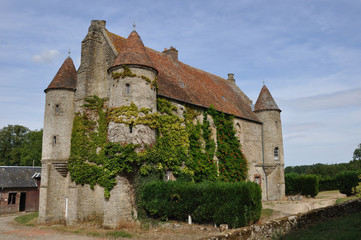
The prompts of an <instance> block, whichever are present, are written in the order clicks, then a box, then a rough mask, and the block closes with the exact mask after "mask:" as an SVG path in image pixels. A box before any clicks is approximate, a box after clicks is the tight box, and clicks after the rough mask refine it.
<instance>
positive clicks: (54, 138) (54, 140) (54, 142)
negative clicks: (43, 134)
mask: <svg viewBox="0 0 361 240" xmlns="http://www.w3.org/2000/svg"><path fill="white" fill-rule="evenodd" d="M53 144H54V145H55V144H56V136H54V137H53Z"/></svg>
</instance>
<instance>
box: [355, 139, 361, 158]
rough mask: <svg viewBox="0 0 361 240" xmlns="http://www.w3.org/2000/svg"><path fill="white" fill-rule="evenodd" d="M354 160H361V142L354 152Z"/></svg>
mask: <svg viewBox="0 0 361 240" xmlns="http://www.w3.org/2000/svg"><path fill="white" fill-rule="evenodd" d="M353 160H354V161H360V160H361V143H360V144H359V145H358V148H356V149H355V151H354V152H353Z"/></svg>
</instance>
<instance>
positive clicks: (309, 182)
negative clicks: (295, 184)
mask: <svg viewBox="0 0 361 240" xmlns="http://www.w3.org/2000/svg"><path fill="white" fill-rule="evenodd" d="M299 182H300V186H301V194H302V195H304V196H311V197H313V198H314V197H316V196H317V194H318V177H317V176H316V175H313V174H307V175H301V176H300V179H299Z"/></svg>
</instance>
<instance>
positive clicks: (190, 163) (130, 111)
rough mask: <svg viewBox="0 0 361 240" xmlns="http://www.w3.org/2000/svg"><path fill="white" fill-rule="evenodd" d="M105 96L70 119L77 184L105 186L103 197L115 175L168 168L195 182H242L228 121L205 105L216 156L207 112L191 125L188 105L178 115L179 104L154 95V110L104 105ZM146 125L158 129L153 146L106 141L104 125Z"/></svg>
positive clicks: (241, 161) (241, 160) (242, 163)
mask: <svg viewBox="0 0 361 240" xmlns="http://www.w3.org/2000/svg"><path fill="white" fill-rule="evenodd" d="M106 101H107V99H102V98H99V97H97V96H92V97H89V98H86V99H85V104H84V105H83V111H82V112H81V113H77V114H76V115H75V118H74V125H73V132H72V139H71V156H70V159H69V165H68V167H69V171H70V175H71V179H72V180H73V181H75V182H76V183H77V184H82V185H84V184H89V185H90V187H91V188H92V189H93V188H94V186H95V184H98V185H100V186H102V187H104V189H105V192H104V195H105V197H107V198H108V197H109V196H110V190H111V189H112V188H113V187H114V186H115V185H116V179H115V178H116V176H118V175H119V174H129V175H131V176H134V175H136V174H138V173H139V174H140V175H141V176H146V175H149V174H150V173H152V174H154V173H155V174H159V175H162V174H164V172H165V171H172V172H173V174H174V175H175V176H176V177H178V178H183V179H184V178H185V179H188V180H193V181H196V182H199V181H204V180H207V181H214V180H217V179H219V178H220V179H221V180H224V181H231V182H233V181H242V180H245V179H246V177H247V162H246V159H245V157H244V155H243V153H242V152H241V150H240V144H239V142H238V141H237V139H236V137H235V136H234V134H235V131H234V129H233V125H232V119H231V118H230V117H228V116H225V115H224V114H222V113H219V112H217V111H215V110H214V109H213V108H211V109H209V111H208V113H209V115H211V116H212V117H213V120H214V121H215V124H216V126H217V143H218V149H217V158H218V159H219V171H218V168H217V164H216V162H215V160H214V154H215V142H214V140H213V139H212V133H211V129H210V123H209V121H208V119H207V117H208V113H207V112H204V113H203V123H202V124H201V123H199V122H198V121H197V122H196V124H194V123H193V121H195V119H196V117H197V116H199V115H200V112H199V111H196V110H194V109H192V108H190V107H186V111H185V113H184V116H182V117H181V116H178V115H177V107H176V106H174V105H172V104H171V102H170V101H168V100H166V99H162V98H158V99H157V108H158V112H156V113H153V112H152V110H151V109H149V108H140V109H139V108H138V107H137V106H136V105H135V104H134V103H133V102H132V103H131V104H130V106H121V107H118V108H110V109H108V108H107V106H106ZM109 122H115V123H122V124H128V125H130V124H132V125H138V124H141V125H144V126H148V127H150V128H152V129H156V130H157V139H156V143H155V144H154V146H142V148H139V147H140V146H139V145H134V144H126V143H112V142H108V141H107V132H108V123H109Z"/></svg>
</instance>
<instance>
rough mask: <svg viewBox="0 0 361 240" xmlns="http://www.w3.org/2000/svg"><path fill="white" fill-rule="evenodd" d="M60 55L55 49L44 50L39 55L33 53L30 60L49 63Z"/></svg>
mask: <svg viewBox="0 0 361 240" xmlns="http://www.w3.org/2000/svg"><path fill="white" fill-rule="evenodd" d="M59 55H60V53H59V51H58V50H56V49H50V50H48V49H47V50H44V51H42V53H41V54H40V55H34V56H33V57H32V61H33V62H35V63H51V62H53V60H54V59H56V58H57V57H58V56H59Z"/></svg>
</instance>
